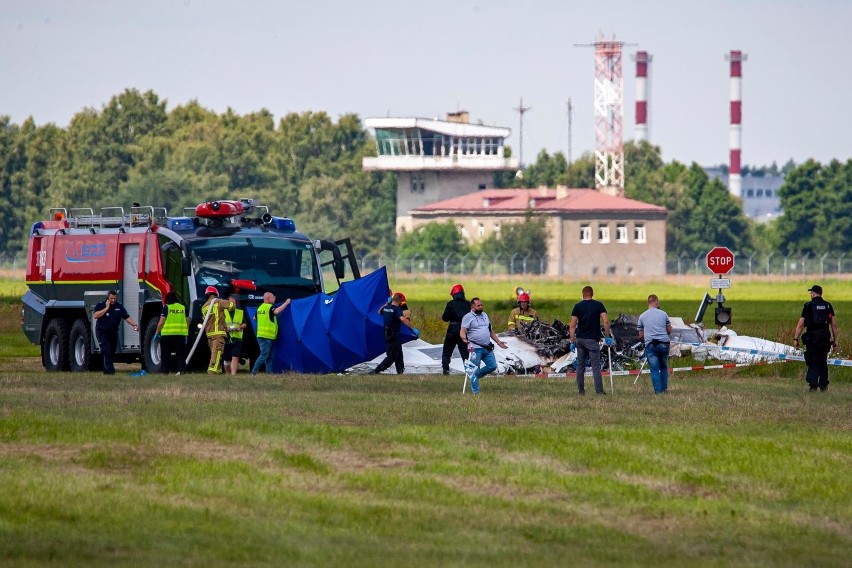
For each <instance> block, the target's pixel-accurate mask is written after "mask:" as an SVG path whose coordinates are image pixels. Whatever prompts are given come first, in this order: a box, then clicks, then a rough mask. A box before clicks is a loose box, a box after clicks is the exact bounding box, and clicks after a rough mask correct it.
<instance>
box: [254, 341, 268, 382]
mask: <svg viewBox="0 0 852 568" xmlns="http://www.w3.org/2000/svg"><path fill="white" fill-rule="evenodd" d="M257 346H258V347H260V355H258V357H257V361H255V362H254V367H252V368H251V374H252V375H256V374H257V372H258V371H260V366H261V365H264V366H265V367H266V372H267V373H268V372H269V358H270V357H271V356H272V340H271V339H264V338H262V337H258V338H257Z"/></svg>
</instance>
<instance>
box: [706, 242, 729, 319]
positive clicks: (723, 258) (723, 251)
mask: <svg viewBox="0 0 852 568" xmlns="http://www.w3.org/2000/svg"><path fill="white" fill-rule="evenodd" d="M706 262H707V269H708V270H710V272H713V273H714V274H718V275H719V277H718V278H714V279H712V280H710V287H711V288H717V289H718V294H716V304H717V307H716V325H728V324H730V323H731V308H726V307H725V305H724V303H725V295H724V294H722V289H723V288H730V287H731V279H730V278H722V276H724V275H725V274H727V273H728V272H730V271H731V269H733V268H734V253H732V252H731V250H730V249H729V248H728V247H713V249H712V250H711V251H710V252H708V253H707V259H706Z"/></svg>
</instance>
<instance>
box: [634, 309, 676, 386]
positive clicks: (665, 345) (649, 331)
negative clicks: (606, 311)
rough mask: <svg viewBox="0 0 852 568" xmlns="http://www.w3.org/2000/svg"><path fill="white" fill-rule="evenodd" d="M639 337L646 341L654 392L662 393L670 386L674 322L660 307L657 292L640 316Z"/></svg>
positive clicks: (646, 356)
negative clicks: (670, 347) (670, 349)
mask: <svg viewBox="0 0 852 568" xmlns="http://www.w3.org/2000/svg"><path fill="white" fill-rule="evenodd" d="M637 327H638V328H639V339H641V340H642V341H644V342H645V358H646V359H647V360H648V366H649V367H650V368H651V382H652V383H653V384H654V392H655V393H657V394H662V393H664V392H667V391H668V388H669V343H670V342H671V339H670V338H669V336H670V335H671V333H672V322H671V321H670V320H669V315H668V314H667V313H666V312H664V311H663V310H661V309H660V299H659V298H658V297H657V295H656V294H651V295H650V296H648V309H647V310H645V312H643V313H642V315H641V316H639V323H638V324H637Z"/></svg>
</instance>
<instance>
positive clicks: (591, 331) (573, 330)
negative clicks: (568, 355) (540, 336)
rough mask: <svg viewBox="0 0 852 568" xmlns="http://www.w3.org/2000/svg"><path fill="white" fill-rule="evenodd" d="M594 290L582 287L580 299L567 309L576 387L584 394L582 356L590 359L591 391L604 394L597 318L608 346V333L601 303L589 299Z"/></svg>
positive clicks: (583, 364)
mask: <svg viewBox="0 0 852 568" xmlns="http://www.w3.org/2000/svg"><path fill="white" fill-rule="evenodd" d="M594 295H595V291H594V290H593V289H592V287H591V286H586V287H584V288H583V301H582V302H578V303H577V304H576V305H574V309H573V310H572V311H571V325H570V328H569V336H570V339H571V350H572V351H573V350H574V349H575V348H576V350H577V390H579V391H580V394H586V385H585V371H586V357H587V356H588V358H589V359H590V360H591V365H592V376H593V377H594V379H595V392H596V393H598V394H606V393H605V392H604V388H603V375H601V347H600V340H601V320H603V325H604V333H605V335H606V337H607V339H606V344H607V345H612V343H613V341H612V332H611V331H610V329H609V316H608V315H607V313H606V308H605V307H604V305H603V303H602V302H599V301H597V300H594V299H592V297H593V296H594Z"/></svg>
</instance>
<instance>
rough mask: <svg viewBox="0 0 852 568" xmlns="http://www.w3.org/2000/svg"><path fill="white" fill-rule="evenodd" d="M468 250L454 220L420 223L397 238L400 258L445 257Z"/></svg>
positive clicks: (465, 252)
mask: <svg viewBox="0 0 852 568" xmlns="http://www.w3.org/2000/svg"><path fill="white" fill-rule="evenodd" d="M467 252H468V247H467V245H466V244H465V242H464V238H463V237H462V235H461V233H460V232H459V230H458V227H456V225H455V223H453V222H452V221H447V222H445V223H426V224H425V225H420V226H419V227H416V228H415V229H414V230H413V231H411V232H410V233H403V234H402V236H400V237H399V239H398V240H397V256H398V257H400V258H414V257H415V256H417V257H419V258H425V257H429V256H438V257H441V258H444V257H446V256H448V255H450V254H455V255H458V256H462V255H464V254H467Z"/></svg>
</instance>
